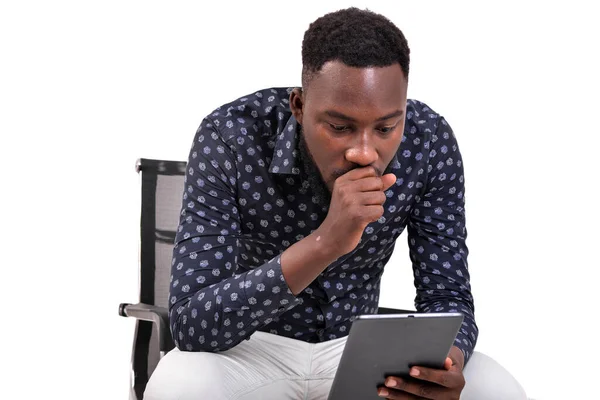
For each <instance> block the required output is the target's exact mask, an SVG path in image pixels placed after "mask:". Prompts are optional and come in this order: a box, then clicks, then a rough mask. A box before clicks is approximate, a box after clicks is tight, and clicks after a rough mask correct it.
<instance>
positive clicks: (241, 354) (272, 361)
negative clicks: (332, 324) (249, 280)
mask: <svg viewBox="0 0 600 400" xmlns="http://www.w3.org/2000/svg"><path fill="white" fill-rule="evenodd" d="M309 347H310V344H308V343H305V342H302V341H299V340H294V339H289V338H284V337H280V336H277V335H271V334H268V333H263V332H256V333H254V334H253V335H252V336H251V338H250V340H244V341H243V342H242V343H240V344H238V345H237V346H235V347H234V348H232V349H230V350H227V351H223V352H219V353H205V352H185V351H179V350H177V349H174V350H172V351H171V352H169V353H168V354H167V355H166V356H165V357H163V358H162V359H161V361H160V362H159V364H158V366H157V368H156V370H155V371H154V373H153V374H152V377H151V378H150V381H149V382H148V386H147V388H146V392H145V394H144V399H147V400H171V399H173V400H175V399H177V400H200V399H211V400H213V399H214V400H231V399H262V398H264V399H269V398H277V399H298V398H303V393H304V390H305V379H306V372H307V371H308V368H310V354H309V353H310V352H309Z"/></svg>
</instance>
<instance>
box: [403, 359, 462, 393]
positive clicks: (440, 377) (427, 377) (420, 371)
mask: <svg viewBox="0 0 600 400" xmlns="http://www.w3.org/2000/svg"><path fill="white" fill-rule="evenodd" d="M450 362H452V360H451V361H450ZM446 363H447V361H446V362H445V363H444V367H445V366H446ZM450 368H451V369H450V370H445V369H434V368H425V367H412V368H411V369H410V375H411V376H412V377H413V378H415V379H418V380H421V381H426V382H432V383H436V384H438V385H440V386H441V387H445V388H459V387H460V388H462V387H464V385H465V378H464V377H463V374H462V372H460V371H457V370H455V369H454V368H452V366H451V367H450Z"/></svg>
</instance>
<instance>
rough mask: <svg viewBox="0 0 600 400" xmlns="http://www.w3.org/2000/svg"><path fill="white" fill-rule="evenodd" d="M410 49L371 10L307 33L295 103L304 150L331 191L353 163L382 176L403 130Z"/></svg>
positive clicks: (348, 13)
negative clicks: (299, 86) (370, 168)
mask: <svg viewBox="0 0 600 400" xmlns="http://www.w3.org/2000/svg"><path fill="white" fill-rule="evenodd" d="M409 54H410V50H409V48H408V44H407V42H406V39H405V38H404V35H403V34H402V32H401V31H400V30H399V29H398V28H397V27H396V26H395V25H394V24H393V23H391V22H390V21H389V20H388V19H386V18H385V17H383V16H381V15H378V14H375V13H372V12H370V11H363V10H359V9H356V8H350V9H346V10H341V11H337V12H334V13H330V14H327V15H325V16H323V17H321V18H319V19H317V20H316V21H315V22H313V23H312V24H311V25H310V27H309V28H308V30H307V31H306V33H305V35H304V40H303V42H302V63H303V69H302V89H295V90H294V91H293V92H292V94H291V95H290V105H291V109H292V112H293V114H294V116H295V117H296V119H297V120H298V123H299V124H300V125H301V126H302V134H301V148H300V150H301V153H303V156H306V155H307V156H308V157H309V159H310V160H312V161H313V162H314V165H313V166H311V165H310V163H308V164H309V165H308V169H309V170H310V168H313V169H314V168H316V169H317V170H318V171H314V172H318V174H315V173H313V175H319V176H317V177H316V178H317V179H318V180H319V181H320V182H319V183H320V185H321V186H323V185H324V186H326V187H327V189H328V190H329V192H330V191H331V190H332V189H333V184H334V182H335V180H336V179H337V178H338V177H339V176H341V175H343V174H345V173H346V172H348V171H350V170H352V169H354V168H358V167H363V166H368V165H372V166H374V167H375V168H376V170H377V171H379V173H380V174H381V173H383V172H384V170H385V169H386V168H387V167H388V164H389V163H390V162H391V161H392V159H393V157H394V155H395V153H396V151H397V150H398V147H399V145H400V142H401V140H402V133H403V131H404V119H405V112H406V92H407V85H408V67H409V59H410V57H409ZM305 161H306V160H305ZM305 164H306V162H305ZM309 172H310V171H309ZM313 178H314V177H313Z"/></svg>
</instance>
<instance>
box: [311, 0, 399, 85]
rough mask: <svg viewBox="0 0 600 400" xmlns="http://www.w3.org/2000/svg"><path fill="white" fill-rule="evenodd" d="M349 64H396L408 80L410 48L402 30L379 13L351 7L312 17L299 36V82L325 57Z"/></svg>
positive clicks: (359, 66) (314, 71)
mask: <svg viewBox="0 0 600 400" xmlns="http://www.w3.org/2000/svg"><path fill="white" fill-rule="evenodd" d="M334 60H336V61H341V62H343V63H344V64H346V65H347V66H349V67H357V68H366V67H387V66H390V65H393V64H395V63H398V64H400V67H401V68H402V71H403V72H404V77H405V78H406V79H407V80H408V65H409V63H410V49H409V48H408V43H407V41H406V38H405V37H404V34H403V33H402V31H400V29H398V27H397V26H396V25H394V24H393V23H392V22H391V21H390V20H389V19H387V18H386V17H384V16H383V15H380V14H376V13H374V12H372V11H369V10H360V9H358V8H355V7H352V8H347V9H345V10H339V11H335V12H332V13H329V14H326V15H324V16H322V17H320V18H318V19H317V20H315V21H314V22H313V23H312V24H310V26H309V27H308V30H307V31H306V32H305V33H304V39H303V40H302V86H304V87H305V88H306V87H307V85H308V82H309V81H310V80H311V78H312V77H313V76H314V75H315V73H318V72H319V71H320V70H321V68H322V67H323V64H325V63H326V62H328V61H334Z"/></svg>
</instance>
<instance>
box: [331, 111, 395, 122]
mask: <svg viewBox="0 0 600 400" xmlns="http://www.w3.org/2000/svg"><path fill="white" fill-rule="evenodd" d="M325 114H327V115H329V116H330V117H332V118H337V119H341V120H344V121H348V122H356V119H354V118H352V117H350V116H348V115H346V114H342V113H340V112H337V111H334V110H327V111H325ZM403 114H404V110H396V111H394V112H391V113H389V114H386V115H384V116H383V117H379V118H377V119H376V121H378V122H379V121H385V120H386V119H390V118H394V117H401V116H402V115H403Z"/></svg>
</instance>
